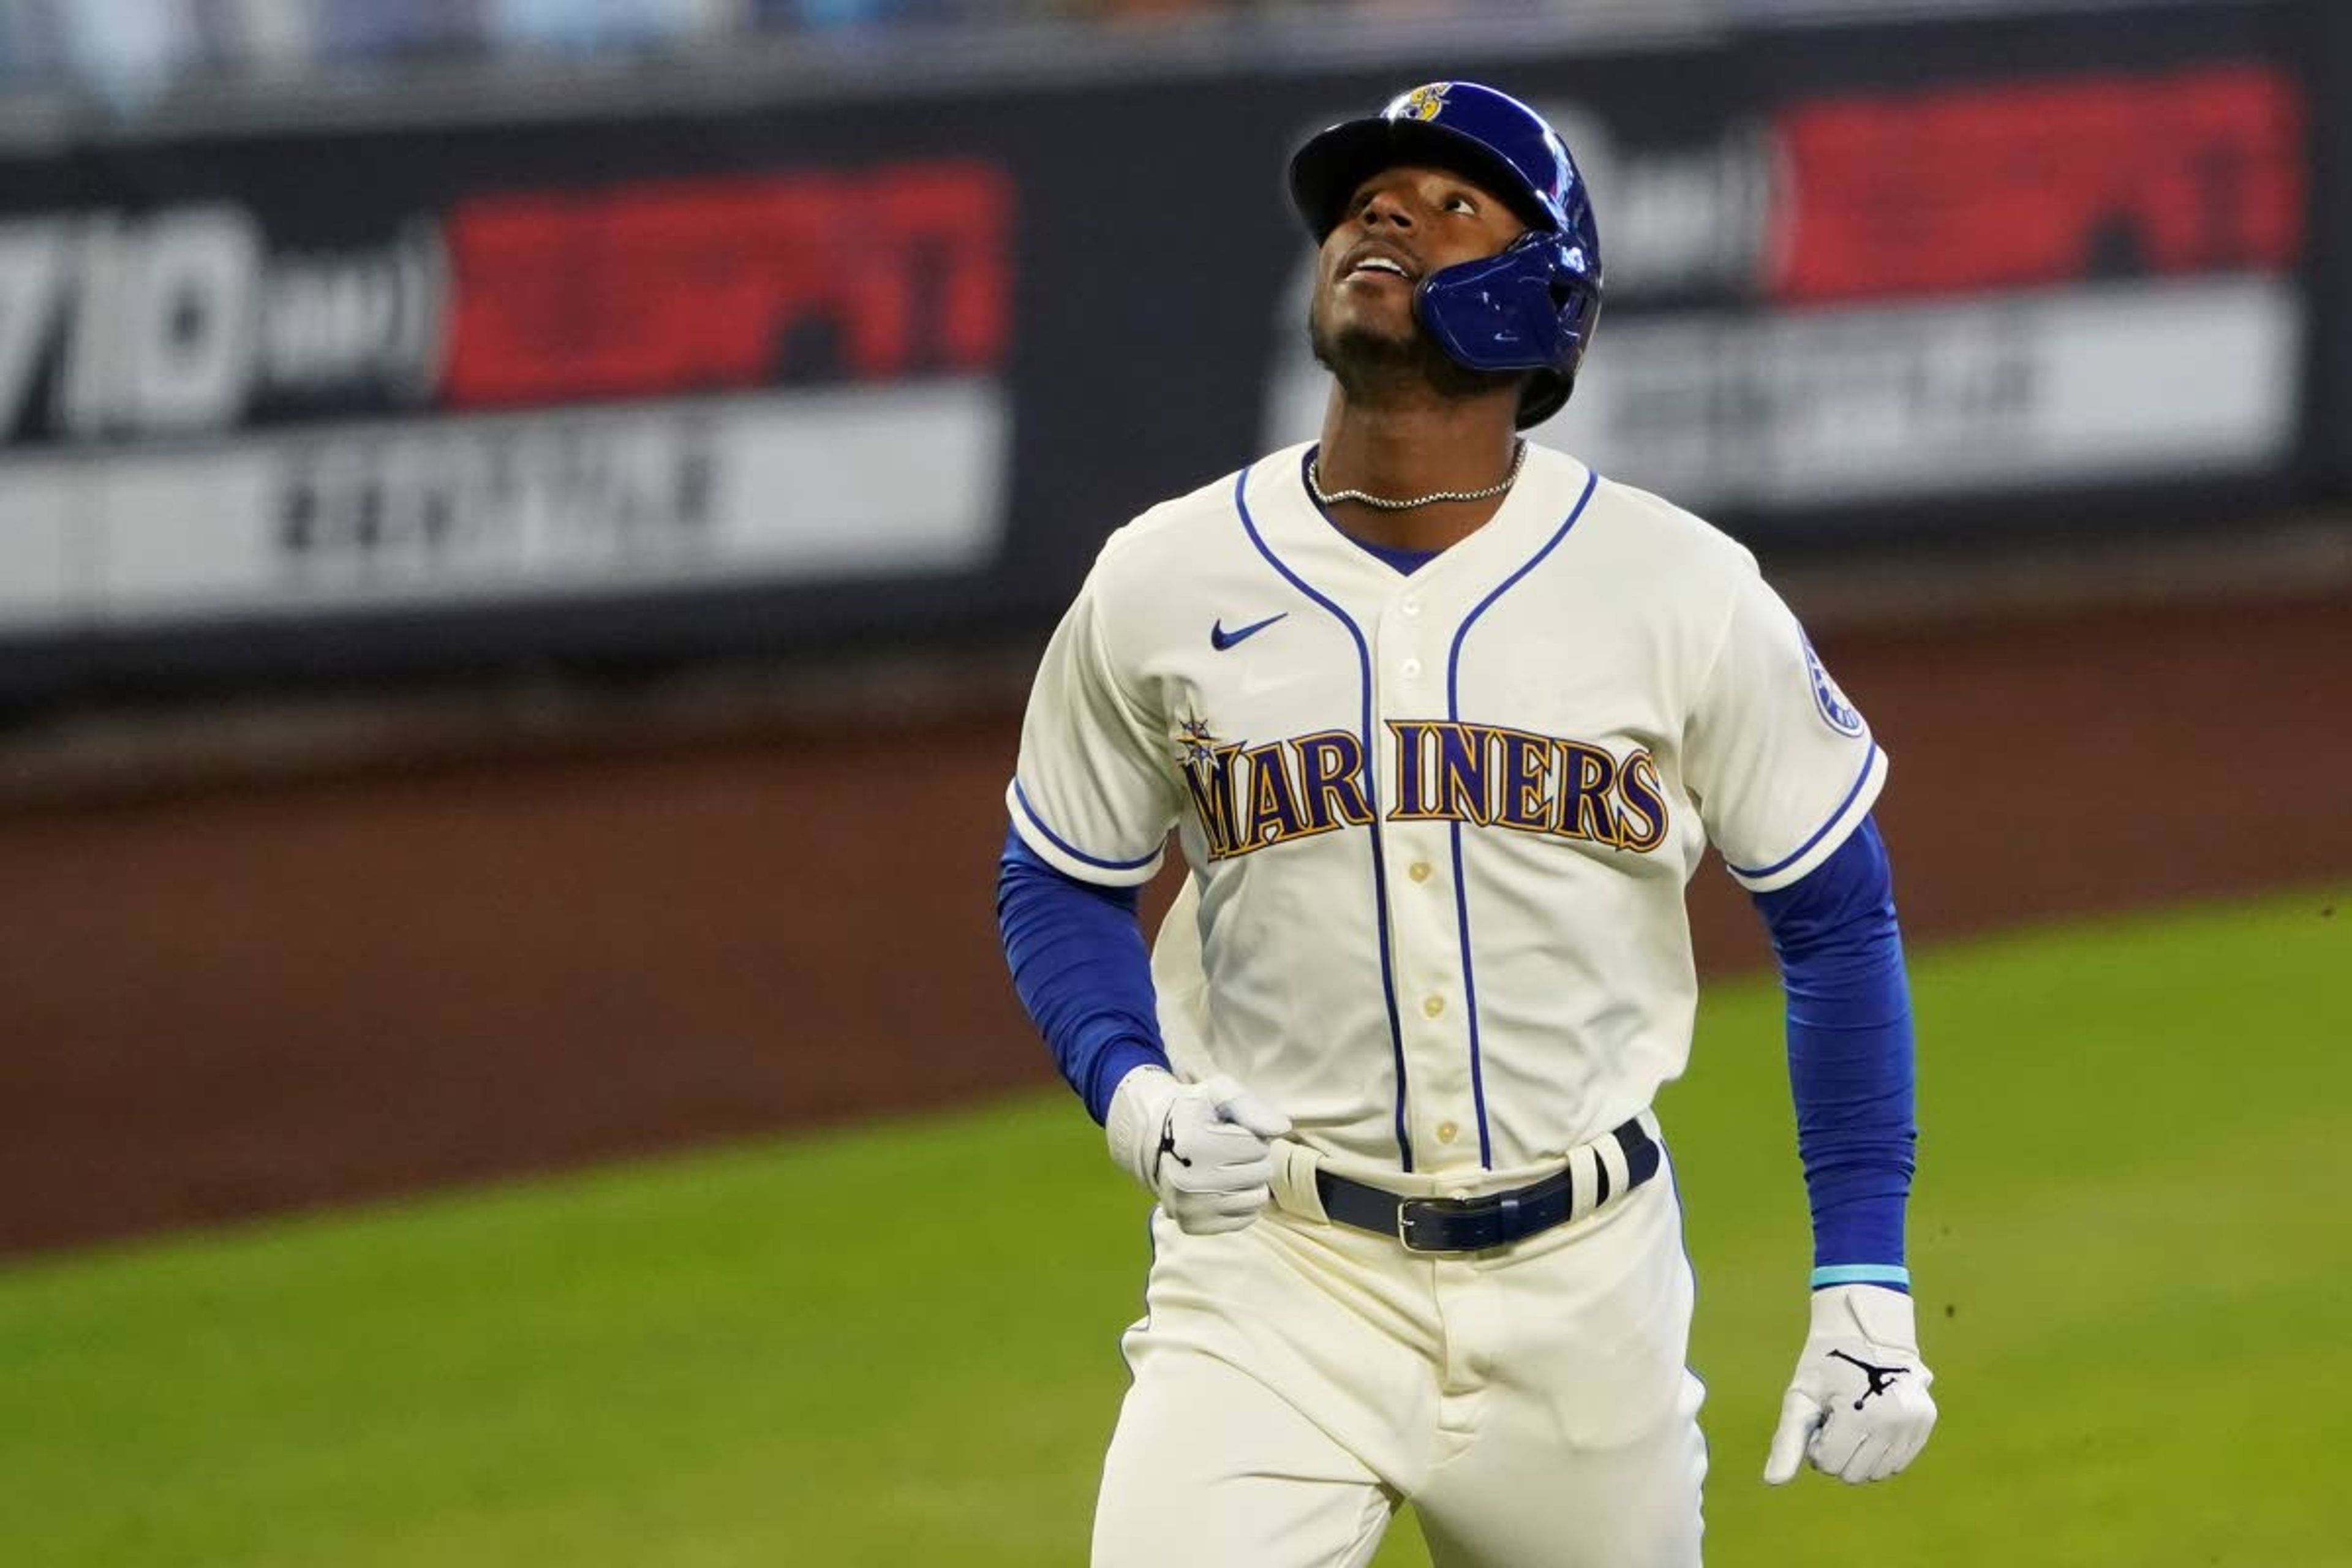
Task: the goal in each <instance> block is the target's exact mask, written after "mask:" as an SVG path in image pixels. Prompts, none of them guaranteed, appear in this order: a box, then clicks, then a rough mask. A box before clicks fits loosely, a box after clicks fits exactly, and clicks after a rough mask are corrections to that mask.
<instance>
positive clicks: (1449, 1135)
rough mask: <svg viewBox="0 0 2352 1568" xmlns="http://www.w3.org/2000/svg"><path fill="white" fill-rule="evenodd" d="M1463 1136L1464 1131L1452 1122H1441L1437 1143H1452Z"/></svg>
mask: <svg viewBox="0 0 2352 1568" xmlns="http://www.w3.org/2000/svg"><path fill="white" fill-rule="evenodd" d="M1461 1136H1462V1129H1460V1128H1459V1127H1456V1126H1454V1123H1452V1122H1451V1121H1441V1122H1439V1123H1438V1124H1437V1141H1438V1142H1440V1143H1451V1142H1454V1140H1455V1139H1456V1138H1459V1137H1461Z"/></svg>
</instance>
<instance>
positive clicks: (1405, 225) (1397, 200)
mask: <svg viewBox="0 0 2352 1568" xmlns="http://www.w3.org/2000/svg"><path fill="white" fill-rule="evenodd" d="M1362 216H1363V220H1364V226H1365V227H1367V228H1372V227H1378V226H1383V225H1385V226H1390V227H1393V228H1401V229H1403V230H1405V231H1406V232H1408V233H1410V232H1411V231H1412V203H1410V202H1408V201H1406V200H1405V198H1404V194H1403V193H1402V191H1400V190H1397V189H1396V188H1394V187H1393V186H1391V187H1389V188H1386V189H1382V190H1377V191H1374V192H1373V193H1372V195H1371V199H1370V200H1369V201H1367V202H1366V203H1365V204H1364V210H1363V214H1362Z"/></svg>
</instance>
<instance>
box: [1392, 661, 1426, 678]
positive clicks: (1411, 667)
mask: <svg viewBox="0 0 2352 1568" xmlns="http://www.w3.org/2000/svg"><path fill="white" fill-rule="evenodd" d="M1397 673H1398V674H1399V675H1402V676H1403V677H1404V678H1405V679H1407V680H1419V679H1421V660H1419V659H1417V658H1409V659H1406V660H1405V661H1404V662H1403V663H1402V664H1401V665H1399V666H1397Z"/></svg>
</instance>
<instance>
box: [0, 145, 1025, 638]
mask: <svg viewBox="0 0 2352 1568" xmlns="http://www.w3.org/2000/svg"><path fill="white" fill-rule="evenodd" d="M1011 190H1012V188H1011V184H1010V183H1009V181H1008V180H1007V178H1006V177H1005V176H1004V174H1003V171H1002V170H1001V169H999V168H997V167H995V166H994V165H992V164H988V163H969V162H924V163H903V164H895V165H884V166H881V167H879V168H870V169H865V170H861V171H858V172H857V173H856V175H855V176H854V177H853V176H852V175H850V174H833V173H810V172H805V171H794V172H790V173H782V174H752V175H741V176H714V177H702V178H693V179H665V180H645V181H635V182H628V181H624V182H613V183H608V184H601V185H596V186H590V187H585V188H565V189H559V190H552V191H550V190H500V189H489V190H483V191H478V192H475V193H472V194H469V195H465V196H464V197H462V198H460V199H458V200H457V201H455V202H454V203H452V204H450V205H448V206H447V207H446V209H445V210H443V211H439V212H417V211H414V210H408V211H396V210H395V211H383V210H380V209H377V210H371V207H372V205H371V204H370V203H369V202H368V200H367V195H366V193H365V192H364V191H363V190H362V191H360V192H357V193H353V194H352V195H347V196H345V197H344V198H343V201H344V203H345V210H346V211H347V212H355V216H358V218H359V219H360V221H361V222H362V224H363V225H364V226H370V227H373V228H374V229H375V230H377V231H378V233H377V235H376V236H375V237H372V238H369V239H366V240H362V241H361V242H359V243H348V242H347V243H344V244H341V245H318V244H309V243H303V242H302V241H300V240H299V239H279V238H275V237H273V231H272V222H273V216H274V215H273V213H272V212H270V211H268V210H264V207H263V206H262V205H246V204H237V203H231V202H225V201H219V200H210V201H203V202H189V203H184V204H174V205H164V206H163V207H160V208H157V209H155V210H153V211H151V212H146V213H140V214H131V213H125V212H121V211H114V210H106V211H97V212H81V213H72V214H55V213H37V214H32V215H27V216H16V217H11V218H8V219H6V220H5V221H0V439H5V443H6V444H5V447H0V479H5V491H0V582H5V583H6V584H8V586H7V587H5V588H0V619H7V618H13V619H16V620H17V621H19V622H22V621H25V620H27V619H36V620H37V619H54V620H70V619H75V618H87V619H97V620H100V621H137V620H141V619H146V618H169V617H173V616H190V615H206V614H235V615H243V616H252V615H277V614H288V613H306V612H310V611H315V610H320V609H331V608H339V607H360V606H365V605H371V604H378V603H381V604H399V603H402V602H405V601H417V602H426V603H435V604H446V603H451V602H457V601H463V600H466V599H469V598H476V597H480V596H484V595H489V596H502V595H530V594H539V593H557V594H578V593H582V592H591V591H600V590H601V591H606V592H610V591H628V592H643V591H646V590H648V589H659V588H662V587H666V586H676V585H683V584H693V583H696V582H702V581H719V582H741V581H746V580H749V581H758V580H761V579H763V578H764V579H771V580H805V579H832V578H843V577H857V576H863V575H874V574H892V573H919V572H938V571H953V570H958V569H969V568H970V567H971V566H972V565H973V564H974V563H981V562H984V561H985V560H986V558H987V557H988V556H989V555H990V554H991V552H992V551H993V549H994V548H995V544H996V536H997V533H998V531H999V530H1000V528H1001V524H1002V516H1003V498H1004V492H1005V481H1004V468H1005V463H1006V458H1007V443H1008V438H1009V429H1010V419H1011V414H1010V406H1011V400H1010V395H1009V393H1008V391H1007V389H1006V388H1005V386H1004V385H1003V380H1002V371H1003V362H1004V360H1005V357H1006V344H1007V341H1008V338H1009V335H1010V309H1011V282H1012V280H1011V259H1010V258H1011V248H1012V228H1013V210H1012V209H1013V201H1012V194H1011ZM908 451H919V452H920V453H921V454H922V458H923V460H922V461H921V462H919V463H910V462H908V461H905V460H904V458H903V454H905V453H907V452H908Z"/></svg>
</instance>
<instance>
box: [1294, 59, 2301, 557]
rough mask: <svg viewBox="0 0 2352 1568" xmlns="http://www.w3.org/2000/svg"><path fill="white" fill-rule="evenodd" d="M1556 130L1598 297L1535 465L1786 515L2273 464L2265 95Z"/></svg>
mask: <svg viewBox="0 0 2352 1568" xmlns="http://www.w3.org/2000/svg"><path fill="white" fill-rule="evenodd" d="M1554 111H1555V114H1556V117H1557V119H1558V121H1559V123H1560V124H1562V126H1563V127H1564V128H1565V129H1566V131H1567V133H1568V134H1569V136H1570V141H1571V144H1572V145H1573V146H1574V147H1575V148H1576V149H1577V151H1578V153H1579V154H1580V159H1581V161H1582V163H1583V164H1584V166H1585V170H1586V173H1587V176H1588V178H1589V179H1590V181H1591V184H1592V187H1593V190H1594V194H1595V200H1596V202H1597V203H1598V204H1599V205H1600V210H1601V217H1602V236H1603V247H1604V250H1605V252H1606V254H1607V256H1608V259H1609V269H1610V285H1611V297H1610V303H1609V308H1608V310H1606V311H1605V312H1604V316H1603V320H1602V324H1601V331H1600V334H1599V336H1598V337H1597V338H1596V340H1595V342H1594V347H1593V352H1592V355H1591V358H1590V359H1588V360H1587V361H1586V369H1585V373H1584V375H1583V376H1582V378H1581V379H1580V384H1579V386H1578V389H1577V395H1576V398H1575V400H1574V401H1573V402H1572V403H1571V404H1570V406H1569V408H1568V410H1567V412H1566V413H1565V414H1564V415H1562V416H1560V418H1559V420H1558V421H1556V422H1555V423H1554V424H1553V425H1552V426H1549V429H1548V431H1547V436H1546V438H1547V439H1549V440H1552V441H1555V442H1557V443H1559V444H1560V445H1564V446H1566V447H1570V449H1572V450H1575V451H1578V452H1579V453H1580V454H1582V455H1585V456H1587V457H1588V458H1591V460H1592V461H1593V462H1594V463H1595V464H1596V465H1597V466H1599V467H1601V468H1604V469H1606V470H1608V471H1611V472H1613V473H1617V474H1619V475H1621V476H1622V477H1624V478H1627V479H1633V480H1634V481H1635V482H1637V483H1641V484H1643V485H1646V486H1650V487H1653V488H1655V489H1660V490H1662V491H1664V493H1666V494H1667V495H1669V496H1672V497H1674V498H1675V499H1677V500H1686V501H1688V502H1690V503H1691V504H1695V505H1717V506H1729V507H1733V508H1749V509H1762V510H1775V511H1781V510H1791V509H1801V508H1804V507H1806V506H1809V505H1845V504H1861V503H1866V502H1870V501H1874V500H1894V499H1902V498H1916V497H1941V496H1966V495H1971V494H1977V495H1983V494H1992V493H1998V492H2004V491H2007V492H2018V491H2026V490H2031V489H2035V488H2038V487H2047V486H2053V485H2057V486H2064V485H2072V484H2081V483H2094V482H2117V481H2125V482H2129V481H2150V480H2158V479H2165V478H2168V477H2179V476H2194V475H2204V474H2214V473H2221V474H2230V473H2242V472H2245V471H2248V470H2261V469H2264V468H2269V467H2272V466H2274V465H2276V464H2278V463H2280V462H2282V461H2283V460H2284V458H2286V457H2287V456H2288V455H2289V452H2290V449H2291V447H2293V445H2294V441H2295V439H2296V436H2297V426H2298V420H2299V418H2300V416H2301V407H2302V402H2301V398H2302V388H2301V379H2302V368H2303V356H2304V350H2305V335H2306V332H2307V330H2308V328H2307V322H2306V320H2305V306H2304V299H2303V289H2302V284H2301V279H2300V277H2299V268H2300V266H2301V262H2302V258H2303V237H2304V226H2305V205H2306V187H2307V184H2308V173H2307V162H2308V155H2307V153H2306V140H2307V138H2306V132H2305V123H2304V101H2303V95H2302V90H2301V88H2300V86H2299V84H2298V83H2297V82H2296V81H2295V80H2294V79H2293V78H2292V77H2290V76H2289V75H2288V74H2287V73H2286V71H2285V70H2284V69H2283V68H2279V67H2276V66H2273V65H2269V64H2262V63H2253V64H2249V63H2245V62H2242V61H2225V62H2216V63H2210V64H2199V65H2192V66H2187V67H2179V68H2165V69H2154V70H2147V71H2142V72H2130V71H2119V70H2115V69H2104V68H2103V69H2099V70H2095V71H2084V72H2082V73H2080V74H2073V75H2069V74H2065V73H2063V72H2060V71H2056V70H2044V71H2042V72H2040V73H2037V74H2036V75H2033V76H2031V77H1993V78H1989V79H1970V80H1967V81H1963V82H1960V83H1958V84H1948V85H1939V86H1937V87H1934V88H1930V89H1909V90H1906V91H1900V92H1877V93H1869V94H1860V95H1856V94H1825V95H1821V96H1801V97H1796V98H1794V99H1792V100H1790V101H1787V102H1785V103H1783V104H1780V105H1779V106H1778V107H1775V108H1770V109H1768V110H1761V111H1759V112H1758V113H1756V114H1755V115H1752V116H1740V117H1738V118H1736V119H1733V120H1731V121H1727V122H1725V123H1723V124H1722V125H1720V126H1719V127H1717V128H1715V131H1714V133H1713V134H1712V135H1711V136H1710V137H1709V138H1708V139H1707V140H1705V141H1702V142H1689V141H1682V142H1675V143H1670V144H1667V145H1664V146H1659V145H1644V144H1642V143H1639V142H1632V141H1630V140H1629V139H1628V138H1626V137H1624V136H1622V135H1621V134H1619V133H1617V132H1616V131H1615V130H1614V128H1613V127H1612V124H1611V122H1610V121H1608V119H1607V118H1606V116H1605V114H1604V113H1603V112H1601V111H1600V110H1596V109H1595V108H1594V107H1592V105H1591V103H1590V102H1588V101H1586V100H1577V99H1570V100H1567V101H1565V102H1563V103H1560V104H1557V105H1555V106H1554ZM1304 287H1305V282H1304V278H1303V276H1302V278H1301V279H1299V281H1298V282H1297V284H1296V285H1295V289H1297V299H1298V300H1299V301H1300V305H1299V307H1298V308H1300V309H1303V300H1304V292H1303V290H1304ZM1285 346H1286V350H1287V351H1288V352H1287V353H1286V356H1285V358H1284V361H1283V363H1281V364H1280V365H1279V366H1278V367H1277V371H1276V378H1277V388H1278V390H1277V395H1276V402H1275V405H1274V406H1273V408H1272V409H1271V410H1270V415H1271V420H1272V423H1273V424H1274V425H1275V426H1276V427H1278V428H1279V429H1281V430H1283V431H1285V432H1304V433H1311V432H1312V430H1313V429H1314V427H1315V425H1316V423H1317V422H1318V420H1319V416H1320V412H1321V404H1322V397H1323V387H1324V380H1323V377H1322V375H1321V374H1320V373H1319V371H1318V370H1317V369H1316V368H1315V367H1314V366H1313V365H1312V364H1311V363H1308V362H1307V358H1306V356H1305V355H1304V353H1301V352H1299V351H1298V350H1297V347H1296V345H1295V344H1286V345H1285Z"/></svg>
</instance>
